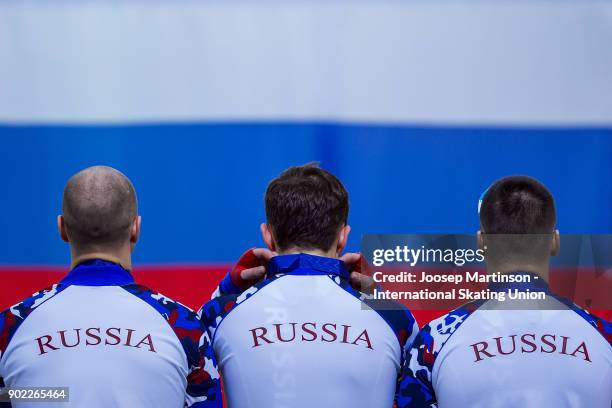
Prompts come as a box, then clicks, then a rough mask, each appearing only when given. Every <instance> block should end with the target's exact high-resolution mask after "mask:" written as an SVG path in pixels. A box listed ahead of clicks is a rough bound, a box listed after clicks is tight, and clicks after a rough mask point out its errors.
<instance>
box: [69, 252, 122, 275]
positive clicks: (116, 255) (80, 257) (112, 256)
mask: <svg viewBox="0 0 612 408" xmlns="http://www.w3.org/2000/svg"><path fill="white" fill-rule="evenodd" d="M121 252H122V251H117V252H109V251H86V252H79V253H76V252H75V251H74V250H72V251H71V262H70V268H74V267H75V266H77V265H78V264H80V263H82V262H85V261H87V260H91V259H102V260H104V261H110V262H113V263H117V264H119V265H121V266H122V267H123V268H124V269H127V270H128V271H130V270H132V257H131V254H130V253H127V254H125V253H121Z"/></svg>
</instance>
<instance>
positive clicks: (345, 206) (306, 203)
mask: <svg viewBox="0 0 612 408" xmlns="http://www.w3.org/2000/svg"><path fill="white" fill-rule="evenodd" d="M265 204H266V217H267V220H268V225H269V226H270V228H271V230H272V234H273V236H274V239H275V241H276V244H277V246H278V249H279V250H281V251H284V250H288V249H291V248H300V249H305V250H322V251H328V250H329V249H330V248H331V247H332V245H333V244H334V242H335V240H336V238H337V235H338V232H339V231H340V229H341V228H342V227H343V226H344V225H345V224H346V222H347V219H348V210H349V203H348V193H347V191H346V189H345V188H344V186H343V185H342V183H341V182H340V180H338V179H337V178H336V177H335V176H334V175H333V174H331V173H329V172H327V171H325V170H323V169H321V168H319V167H318V166H317V165H316V164H312V163H310V164H306V165H304V166H296V167H290V168H288V169H287V170H285V171H284V172H283V173H282V174H281V175H280V176H278V177H277V178H276V179H274V180H272V182H270V184H269V185H268V188H267V190H266V196H265Z"/></svg>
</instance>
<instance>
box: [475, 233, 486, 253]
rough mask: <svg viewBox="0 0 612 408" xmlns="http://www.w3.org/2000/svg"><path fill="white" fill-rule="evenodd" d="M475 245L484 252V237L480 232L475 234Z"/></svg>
mask: <svg viewBox="0 0 612 408" xmlns="http://www.w3.org/2000/svg"><path fill="white" fill-rule="evenodd" d="M476 244H477V245H478V249H481V250H483V251H484V250H485V242H484V236H483V233H482V231H481V230H478V231H477V232H476Z"/></svg>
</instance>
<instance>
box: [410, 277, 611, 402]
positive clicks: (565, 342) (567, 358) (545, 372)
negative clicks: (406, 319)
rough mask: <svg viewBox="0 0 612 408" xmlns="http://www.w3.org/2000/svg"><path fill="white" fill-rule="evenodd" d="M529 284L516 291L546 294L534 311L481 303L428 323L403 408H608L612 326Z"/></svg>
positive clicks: (413, 353)
mask: <svg viewBox="0 0 612 408" xmlns="http://www.w3.org/2000/svg"><path fill="white" fill-rule="evenodd" d="M531 281H532V282H536V281H539V282H542V279H538V280H535V279H531ZM530 285H531V284H528V285H522V288H518V289H519V290H523V289H530V290H532V291H534V290H539V291H544V292H546V293H547V294H548V296H547V300H545V301H542V302H540V301H537V302H533V303H531V304H530V305H529V306H530V307H529V309H530V310H508V307H509V306H511V305H509V304H502V303H503V302H498V301H486V302H477V303H471V304H467V305H465V306H464V307H461V308H459V309H457V310H454V311H452V312H450V313H449V314H447V315H445V316H443V317H441V318H439V319H436V320H434V321H432V322H431V323H429V324H428V325H426V326H425V327H424V328H423V329H422V330H421V331H420V332H419V334H418V335H417V337H416V339H415V341H414V343H413V345H412V348H411V350H410V356H409V363H408V364H407V365H406V370H405V372H404V376H403V378H402V381H401V390H400V394H401V395H400V398H399V401H398V406H399V408H407V407H410V408H415V407H439V408H448V407H459V408H462V407H474V408H478V407H482V408H485V407H486V408H490V407H516V408H526V407H527V408H528V407H534V408H536V407H538V408H540V407H555V408H564V407H567V408H569V407H575V408H583V407H588V408H610V407H611V406H612V347H611V346H610V342H611V340H612V326H611V325H610V323H609V322H606V321H604V320H602V319H600V318H597V317H595V316H593V315H590V314H589V313H587V312H585V311H584V310H582V309H580V308H578V307H577V306H576V305H574V304H573V303H571V302H569V301H566V300H564V299H561V298H556V297H554V295H551V294H550V292H548V288H547V286H546V285H545V284H538V285H535V284H533V285H535V286H532V287H531V288H530V287H528V286H530ZM503 286H504V285H499V286H498V287H496V288H493V289H494V290H504V289H505V290H507V289H508V288H504V287H503ZM544 303H545V304H544ZM515 306H520V307H522V308H523V309H524V306H525V305H515ZM531 306H533V307H531ZM502 307H503V308H504V310H502ZM537 308H539V310H536V309H537Z"/></svg>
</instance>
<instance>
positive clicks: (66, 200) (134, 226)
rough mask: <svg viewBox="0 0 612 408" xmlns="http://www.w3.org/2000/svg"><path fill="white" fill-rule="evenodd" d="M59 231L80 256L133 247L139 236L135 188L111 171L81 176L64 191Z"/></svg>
mask: <svg viewBox="0 0 612 408" xmlns="http://www.w3.org/2000/svg"><path fill="white" fill-rule="evenodd" d="M58 228H59V231H60V235H61V237H62V239H63V240H64V241H66V242H69V243H70V244H71V246H72V248H73V250H74V251H76V252H78V253H83V252H101V251H111V252H112V251H117V250H120V249H121V248H125V247H126V246H130V247H133V244H134V243H135V242H136V241H137V240H138V235H139V232H140V217H139V216H138V204H137V201H136V191H135V190H134V186H133V185H132V183H131V182H130V180H129V179H128V178H127V177H126V176H125V175H123V174H122V173H120V172H119V171H117V170H115V169H113V168H111V167H106V166H94V167H89V168H87V169H85V170H82V171H80V172H78V173H77V174H75V175H74V176H72V177H71V178H70V180H68V183H67V184H66V187H65V188H64V195H63V202H62V215H60V216H59V217H58Z"/></svg>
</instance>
